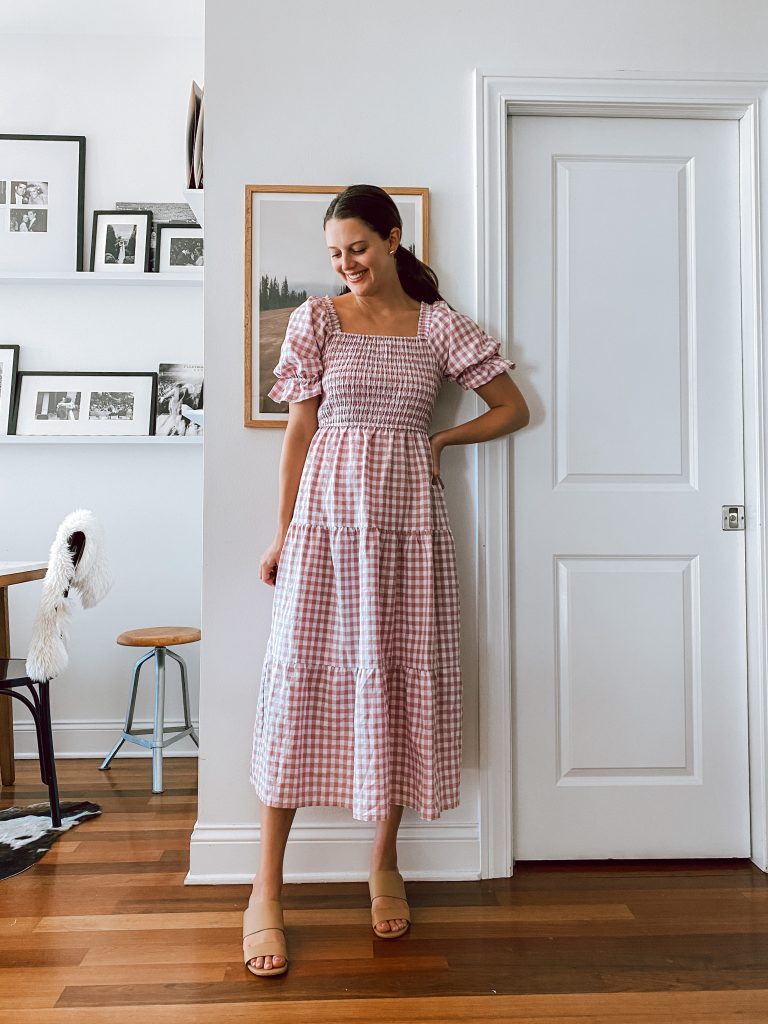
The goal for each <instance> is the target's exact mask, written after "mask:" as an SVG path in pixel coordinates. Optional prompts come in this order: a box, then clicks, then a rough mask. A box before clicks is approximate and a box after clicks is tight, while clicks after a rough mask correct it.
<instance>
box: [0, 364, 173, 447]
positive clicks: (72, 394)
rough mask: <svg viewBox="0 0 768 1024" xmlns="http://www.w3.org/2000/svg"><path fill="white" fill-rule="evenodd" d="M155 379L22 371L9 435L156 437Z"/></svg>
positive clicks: (137, 373) (135, 375)
mask: <svg viewBox="0 0 768 1024" xmlns="http://www.w3.org/2000/svg"><path fill="white" fill-rule="evenodd" d="M156 402H157V374H156V373H152V372H145V371H133V372H127V373H119V372H117V371H111V370H110V371H97V372H90V373H89V372H87V371H85V372H82V373H76V372H74V371H70V370H50V371H46V370H21V371H19V373H18V374H17V383H16V400H15V403H14V411H13V416H12V419H11V433H12V434H17V435H26V436H47V437H51V436H58V437H92V436H108V435H111V436H123V437H126V436H130V437H142V436H147V435H150V434H154V432H155V405H156Z"/></svg>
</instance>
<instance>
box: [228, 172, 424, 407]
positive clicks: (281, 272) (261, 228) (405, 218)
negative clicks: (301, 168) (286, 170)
mask: <svg viewBox="0 0 768 1024" xmlns="http://www.w3.org/2000/svg"><path fill="white" fill-rule="evenodd" d="M345 188H346V186H345V185H246V186H245V288H244V293H245V308H244V315H243V322H244V349H245V351H244V425H245V426H246V427H274V426H284V425H285V424H286V423H287V422H288V403H287V402H275V401H273V399H271V398H270V397H269V395H268V394H267V392H268V391H269V389H270V388H271V387H272V385H273V384H274V383H275V378H274V375H273V370H274V368H275V366H276V365H277V362H278V359H279V357H280V348H281V345H282V342H283V339H284V338H285V330H286V327H287V325H288V318H289V317H290V315H291V313H292V312H293V310H294V309H296V307H297V306H299V305H301V303H302V302H304V301H305V299H307V298H308V296H309V295H336V294H338V293H340V292H341V290H342V289H343V284H342V282H341V281H340V278H339V276H338V274H337V273H336V272H335V271H334V269H333V267H332V265H331V260H330V257H329V255H328V248H327V246H326V244H325V235H324V232H323V217H324V215H325V211H326V210H327V208H328V206H329V205H330V203H331V201H332V200H333V198H334V197H335V196H336V195H338V194H339V192H343V191H344V189H345ZM384 191H385V192H388V193H389V195H391V197H392V199H393V200H394V202H395V203H396V204H397V208H398V210H399V212H400V216H401V218H402V222H403V231H402V238H401V243H400V244H401V245H403V246H405V247H406V248H409V249H410V250H411V251H412V252H413V253H414V255H415V256H417V257H418V258H419V259H420V260H423V261H424V262H425V263H427V262H428V261H429V189H428V188H406V187H403V188H398V187H391V188H385V189H384Z"/></svg>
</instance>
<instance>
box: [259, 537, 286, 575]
mask: <svg viewBox="0 0 768 1024" xmlns="http://www.w3.org/2000/svg"><path fill="white" fill-rule="evenodd" d="M284 543H285V535H284V534H280V533H278V534H275V539H274V540H273V541H272V543H271V544H270V545H269V547H268V548H267V549H266V551H265V552H264V554H263V555H262V556H261V562H260V563H259V579H260V580H261V582H262V583H266V584H267V586H268V587H274V585H275V583H276V582H277V567H278V565H279V563H280V554H281V552H282V550H283V544H284Z"/></svg>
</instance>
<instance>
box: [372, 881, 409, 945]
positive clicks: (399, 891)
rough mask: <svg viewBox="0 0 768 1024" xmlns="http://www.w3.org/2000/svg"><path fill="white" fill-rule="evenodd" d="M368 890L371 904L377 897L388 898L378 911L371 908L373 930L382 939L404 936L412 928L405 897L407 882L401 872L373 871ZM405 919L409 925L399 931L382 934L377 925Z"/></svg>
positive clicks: (377, 907)
mask: <svg viewBox="0 0 768 1024" xmlns="http://www.w3.org/2000/svg"><path fill="white" fill-rule="evenodd" d="M368 889H369V890H370V893H371V903H373V901H374V900H375V899H376V897H377V896H384V897H388V898H387V899H384V900H380V901H379V902H378V903H377V904H376V909H375V910H374V908H373V907H371V919H372V922H373V930H374V933H375V934H376V935H378V937H379V938H380V939H396V938H397V937H398V935H403V934H404V933H405V932H407V931H408V929H409V928H410V926H411V908H410V907H409V906H408V900H407V899H406V896H405V882H404V881H403V876H402V875H401V874H400V872H399V871H396V870H395V871H372V872H371V876H370V878H369V879H368ZM398 917H400V918H403V920H405V921H407V922H408V924H407V925H406V926H405V927H404V928H400V930H399V931H389V932H380V931H377V929H376V925H377V924H379V922H380V921H394V920H395V919H396V918H398Z"/></svg>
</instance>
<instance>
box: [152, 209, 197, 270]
mask: <svg viewBox="0 0 768 1024" xmlns="http://www.w3.org/2000/svg"><path fill="white" fill-rule="evenodd" d="M155 270H156V271H158V272H159V273H160V274H163V273H168V271H174V272H175V273H181V274H196V275H200V274H202V272H203V229H202V228H201V227H197V226H195V225H191V224H184V223H180V222H178V221H177V222H175V223H171V224H159V225H158V227H157V247H156V250H155Z"/></svg>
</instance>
